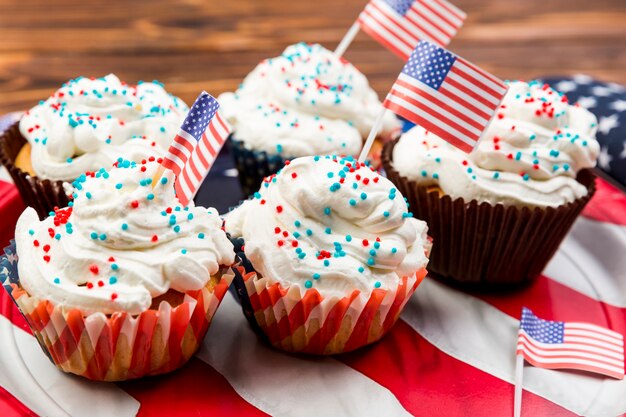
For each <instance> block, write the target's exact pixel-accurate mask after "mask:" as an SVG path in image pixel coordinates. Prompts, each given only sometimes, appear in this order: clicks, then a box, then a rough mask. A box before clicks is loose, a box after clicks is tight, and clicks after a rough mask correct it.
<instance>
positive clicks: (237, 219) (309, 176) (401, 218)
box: [226, 156, 430, 296]
mask: <svg viewBox="0 0 626 417" xmlns="http://www.w3.org/2000/svg"><path fill="white" fill-rule="evenodd" d="M269 178H270V179H269V180H268V181H267V182H265V183H264V185H262V186H261V189H260V190H259V192H258V193H256V194H255V196H254V197H253V198H252V199H251V200H248V201H246V202H244V203H243V204H242V205H241V206H240V207H239V208H237V209H235V210H234V211H232V212H230V213H229V214H228V215H227V217H226V230H227V231H228V232H229V233H231V234H232V235H233V236H235V237H243V239H244V240H245V254H246V257H247V258H248V259H249V260H250V261H251V262H252V265H253V266H254V268H255V269H256V270H257V272H259V273H261V275H262V276H264V277H268V278H270V279H273V280H276V281H278V282H280V283H281V284H283V285H284V286H291V285H298V286H300V287H301V288H302V289H303V290H305V289H306V288H316V289H317V290H319V291H320V293H321V294H322V295H326V296H333V295H337V296H344V295H345V294H346V293H350V292H351V291H353V290H355V289H358V290H361V291H365V292H368V291H371V290H372V289H374V288H383V289H395V288H396V286H397V285H398V284H399V282H400V279H401V277H402V276H408V275H411V274H413V273H414V272H416V271H418V270H420V269H421V268H424V267H425V266H426V264H427V263H428V259H427V257H426V252H427V251H428V250H429V248H430V243H429V241H428V239H427V236H426V231H427V226H426V223H424V222H423V221H420V220H417V219H414V218H412V217H411V215H410V214H409V213H408V212H407V204H406V202H405V200H404V198H403V197H402V195H401V194H400V193H399V192H397V191H396V189H395V188H394V186H393V184H392V183H391V182H390V181H389V180H387V179H386V178H384V177H381V176H380V175H378V174H377V173H375V172H373V171H372V170H371V169H370V168H368V167H365V166H363V165H362V164H358V163H357V162H356V161H355V160H354V159H352V158H350V159H340V158H338V157H331V156H325V157H319V156H315V157H303V158H297V159H294V160H293V161H291V163H290V164H289V165H287V166H285V167H284V168H283V169H282V170H281V171H280V172H279V173H278V174H277V175H276V176H272V177H269Z"/></svg>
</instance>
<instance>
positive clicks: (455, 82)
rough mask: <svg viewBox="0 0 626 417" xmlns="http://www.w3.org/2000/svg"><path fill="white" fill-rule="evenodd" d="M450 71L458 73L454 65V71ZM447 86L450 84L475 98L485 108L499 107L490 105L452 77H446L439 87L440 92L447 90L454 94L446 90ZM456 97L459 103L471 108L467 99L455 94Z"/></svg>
mask: <svg viewBox="0 0 626 417" xmlns="http://www.w3.org/2000/svg"><path fill="white" fill-rule="evenodd" d="M450 71H452V72H454V73H457V71H456V68H454V65H453V66H452V69H451V70H450ZM446 84H449V85H451V86H452V87H455V88H456V89H457V90H460V91H461V92H463V93H465V94H467V95H468V96H470V97H471V98H473V99H474V100H476V101H477V102H479V103H481V104H483V105H485V106H487V107H489V108H495V107H497V106H498V105H497V104H493V103H490V102H489V100H487V99H486V98H484V97H482V96H481V95H480V94H477V93H476V92H474V91H472V90H470V89H469V88H467V87H466V86H464V85H463V84H461V83H460V82H458V81H456V80H454V79H452V78H450V76H448V77H446V79H445V80H444V81H443V84H442V85H441V87H439V91H440V92H441V91H442V90H446V91H447V92H450V94H454V93H453V92H451V91H450V90H447V89H446ZM454 97H455V99H456V100H457V101H461V102H462V103H467V107H469V106H470V103H468V102H467V101H466V100H465V99H463V98H461V97H459V96H458V95H456V94H454ZM464 105H465V104H464Z"/></svg>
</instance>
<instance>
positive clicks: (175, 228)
mask: <svg viewBox="0 0 626 417" xmlns="http://www.w3.org/2000/svg"><path fill="white" fill-rule="evenodd" d="M174 231H175V232H176V233H178V232H180V226H179V225H176V226H174Z"/></svg>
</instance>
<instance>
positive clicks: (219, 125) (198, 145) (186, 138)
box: [163, 91, 230, 205]
mask: <svg viewBox="0 0 626 417" xmlns="http://www.w3.org/2000/svg"><path fill="white" fill-rule="evenodd" d="M218 108H219V103H218V102H217V100H216V99H215V98H214V97H213V96H211V95H210V94H209V93H207V92H204V91H203V92H202V93H201V94H200V95H199V96H198V98H197V99H196V102H195V103H194V104H193V106H191V109H189V113H188V114H187V117H186V118H185V121H184V122H183V124H182V126H181V128H180V131H179V133H178V134H177V135H176V137H175V138H174V140H173V141H172V144H171V145H170V149H169V151H168V153H167V155H166V156H165V157H164V158H163V166H164V167H165V168H168V169H170V170H172V171H173V172H174V174H175V175H176V182H175V183H174V187H175V190H176V195H177V197H178V200H179V201H180V202H181V204H183V205H187V204H188V203H189V201H190V200H191V199H192V198H193V196H194V195H195V194H196V192H197V191H198V188H199V187H200V184H202V181H203V180H204V177H206V175H207V173H208V172H209V170H210V169H211V166H212V165H213V162H214V161H215V158H217V154H218V153H219V151H220V149H221V148H222V146H223V145H224V142H225V141H226V138H227V137H228V134H229V133H230V128H229V126H228V123H227V122H226V121H225V120H224V119H222V117H221V116H220V113H219V112H218Z"/></svg>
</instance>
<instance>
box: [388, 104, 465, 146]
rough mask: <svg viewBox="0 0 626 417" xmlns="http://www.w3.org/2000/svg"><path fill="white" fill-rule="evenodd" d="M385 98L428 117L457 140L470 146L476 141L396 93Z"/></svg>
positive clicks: (425, 117)
mask: <svg viewBox="0 0 626 417" xmlns="http://www.w3.org/2000/svg"><path fill="white" fill-rule="evenodd" d="M387 100H389V101H390V102H392V103H394V104H396V105H398V106H400V107H404V108H406V109H407V110H409V111H411V112H413V113H415V114H417V115H419V116H420V117H422V118H424V119H430V120H431V121H432V122H433V123H435V124H437V125H438V126H440V127H442V128H443V129H445V130H446V131H447V132H448V133H450V134H451V135H453V136H454V137H455V138H457V139H458V140H460V141H461V142H464V143H466V144H468V145H470V146H471V147H474V144H475V143H476V138H471V137H469V136H467V135H465V134H463V133H461V132H459V131H458V130H456V129H455V128H453V127H452V126H449V125H448V124H445V123H444V122H443V121H441V120H440V119H435V118H433V116H431V115H430V114H428V113H426V112H425V111H424V110H422V109H420V108H418V107H416V106H414V105H413V104H411V103H409V102H407V101H405V100H402V99H401V98H400V97H398V96H396V95H391V94H390V95H389V96H387Z"/></svg>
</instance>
